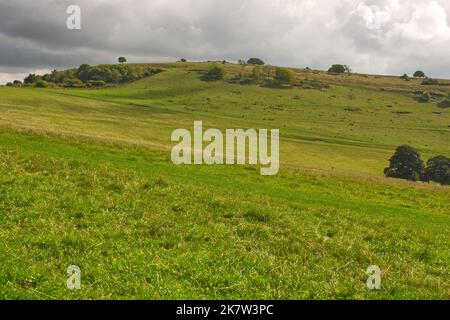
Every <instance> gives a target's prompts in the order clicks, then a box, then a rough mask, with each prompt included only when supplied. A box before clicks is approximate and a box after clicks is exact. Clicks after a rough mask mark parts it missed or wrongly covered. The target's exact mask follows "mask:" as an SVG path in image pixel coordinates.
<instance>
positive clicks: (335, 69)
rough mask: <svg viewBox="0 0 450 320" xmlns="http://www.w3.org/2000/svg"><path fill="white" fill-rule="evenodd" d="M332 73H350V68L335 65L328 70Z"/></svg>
mask: <svg viewBox="0 0 450 320" xmlns="http://www.w3.org/2000/svg"><path fill="white" fill-rule="evenodd" d="M328 72H330V73H337V74H342V73H346V72H350V68H349V67H348V66H346V65H343V64H333V65H332V66H331V68H330V69H328Z"/></svg>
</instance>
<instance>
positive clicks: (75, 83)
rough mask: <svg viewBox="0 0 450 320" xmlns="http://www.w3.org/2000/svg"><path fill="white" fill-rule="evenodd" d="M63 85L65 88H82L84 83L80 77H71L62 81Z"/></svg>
mask: <svg viewBox="0 0 450 320" xmlns="http://www.w3.org/2000/svg"><path fill="white" fill-rule="evenodd" d="M63 86H64V87H66V88H83V87H84V83H83V82H82V81H81V80H80V79H76V78H71V79H66V80H65V81H64V83H63Z"/></svg>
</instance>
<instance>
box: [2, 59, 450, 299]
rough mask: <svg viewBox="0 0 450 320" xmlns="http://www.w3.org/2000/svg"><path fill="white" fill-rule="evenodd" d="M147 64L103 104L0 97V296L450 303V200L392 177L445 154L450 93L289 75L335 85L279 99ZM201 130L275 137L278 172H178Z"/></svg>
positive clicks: (191, 69)
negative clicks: (398, 162) (178, 142)
mask: <svg viewBox="0 0 450 320" xmlns="http://www.w3.org/2000/svg"><path fill="white" fill-rule="evenodd" d="M155 66H156V67H161V68H163V69H164V72H163V73H161V74H158V75H155V76H152V77H149V78H146V79H143V80H139V81H136V82H134V83H130V84H126V85H122V86H118V87H111V88H105V89H89V90H88V89H37V88H10V87H0V173H1V175H0V298H2V299H15V298H18V299H35V298H36V299H60V298H62V299H118V298H124V299H130V298H137V299H170V298H173V299H419V298H421V299H423V298H425V299H428V298H429V299H449V298H450V268H449V265H450V246H449V243H450V201H449V200H450V188H449V187H442V186H439V185H435V184H424V183H414V182H406V181H400V180H394V179H387V178H384V177H383V169H384V168H385V167H386V166H387V165H388V160H389V158H390V156H391V155H392V154H393V152H394V150H395V148H396V147H397V146H398V145H402V144H410V145H412V146H414V147H416V148H417V149H419V150H420V151H421V153H422V156H423V158H424V160H428V159H429V158H431V157H432V156H436V155H439V154H442V155H446V156H450V148H449V141H450V109H442V108H439V107H438V106H437V103H438V102H439V99H440V98H439V97H440V96H446V95H448V94H449V93H450V86H448V84H449V83H450V82H448V81H441V83H442V84H443V85H441V86H432V87H431V88H430V87H429V86H422V85H421V80H418V79H417V80H412V81H409V82H406V81H404V80H401V79H399V78H396V77H382V76H369V75H358V74H353V75H351V76H349V75H344V76H333V75H328V74H326V73H323V72H318V71H308V70H295V71H296V74H297V75H296V76H297V78H298V79H299V80H303V81H304V83H305V84H308V83H316V82H320V83H325V84H328V85H330V87H329V88H322V89H311V88H307V86H306V85H305V86H304V87H298V88H292V89H270V88H263V87H260V86H257V85H239V84H234V83H231V81H229V80H230V79H231V78H232V77H233V75H235V74H236V73H239V72H249V70H247V69H246V68H249V67H241V66H238V65H233V64H226V65H225V66H224V67H225V69H226V71H227V76H226V79H225V81H218V82H202V81H200V79H199V78H200V72H201V71H202V70H206V69H207V68H208V67H209V66H210V64H208V63H172V64H158V65H155ZM425 90H428V91H429V90H432V91H433V92H434V93H435V95H434V98H433V99H432V101H430V102H428V103H419V102H417V101H416V100H415V99H414V97H415V93H414V92H416V91H425ZM194 120H202V121H203V125H204V126H205V127H214V128H219V129H225V128H244V129H245V128H267V129H271V128H279V129H280V139H281V140H280V147H281V151H280V152H281V154H280V156H281V159H280V160H281V171H280V173H279V174H278V175H277V176H274V177H262V176H260V175H259V170H258V168H257V167H253V166H248V165H247V166H175V165H173V164H172V162H171V161H170V150H171V147H172V146H173V143H171V142H170V135H171V133H172V131H173V130H174V129H177V128H187V129H190V130H192V127H193V122H194ZM69 265H78V266H80V267H81V270H82V290H79V291H69V290H67V289H66V268H67V267H68V266H69ZM370 265H378V266H380V268H381V269H382V272H383V276H382V289H381V290H379V291H370V290H368V289H367V287H366V280H367V277H368V276H367V275H366V269H367V267H368V266H370Z"/></svg>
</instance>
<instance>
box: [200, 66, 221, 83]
mask: <svg viewBox="0 0 450 320" xmlns="http://www.w3.org/2000/svg"><path fill="white" fill-rule="evenodd" d="M224 76H225V71H224V70H223V69H222V68H221V67H218V66H214V67H211V68H210V69H209V70H208V71H207V72H206V73H205V74H204V75H203V77H202V80H203V81H218V80H222V79H223V77H224Z"/></svg>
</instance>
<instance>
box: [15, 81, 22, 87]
mask: <svg viewBox="0 0 450 320" xmlns="http://www.w3.org/2000/svg"><path fill="white" fill-rule="evenodd" d="M13 85H14V86H16V87H21V86H22V81H19V80H14V81H13Z"/></svg>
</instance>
